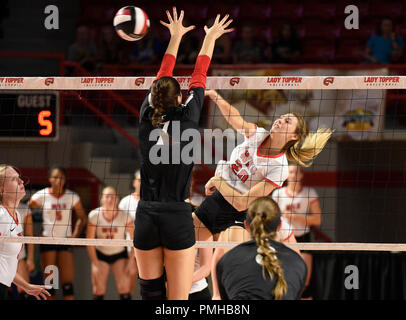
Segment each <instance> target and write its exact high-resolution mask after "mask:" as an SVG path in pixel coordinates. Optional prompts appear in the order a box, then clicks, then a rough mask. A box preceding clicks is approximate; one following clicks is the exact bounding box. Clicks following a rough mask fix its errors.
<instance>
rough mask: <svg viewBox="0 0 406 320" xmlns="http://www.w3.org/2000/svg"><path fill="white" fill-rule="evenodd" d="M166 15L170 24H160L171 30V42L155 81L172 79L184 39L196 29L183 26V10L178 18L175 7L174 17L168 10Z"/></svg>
mask: <svg viewBox="0 0 406 320" xmlns="http://www.w3.org/2000/svg"><path fill="white" fill-rule="evenodd" d="M166 15H167V16H168V21H169V23H166V22H163V21H160V23H161V24H162V25H164V26H165V27H167V28H168V29H169V32H170V33H171V39H170V40H169V44H168V48H167V49H166V51H165V55H164V57H163V59H162V63H161V68H160V69H159V72H158V75H157V77H156V79H155V80H157V79H159V78H162V77H172V74H173V68H174V67H175V62H176V57H177V55H178V49H179V45H180V42H181V40H182V37H183V36H184V35H185V34H186V33H187V32H189V31H190V30H193V29H194V28H195V26H189V27H184V26H183V16H184V12H183V10H181V12H180V15H179V17H178V13H177V11H176V7H173V17H172V16H171V14H170V13H169V11H168V10H166Z"/></svg>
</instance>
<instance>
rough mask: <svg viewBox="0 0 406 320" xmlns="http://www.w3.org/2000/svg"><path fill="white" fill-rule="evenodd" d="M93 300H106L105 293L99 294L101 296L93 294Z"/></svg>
mask: <svg viewBox="0 0 406 320" xmlns="http://www.w3.org/2000/svg"><path fill="white" fill-rule="evenodd" d="M93 300H104V295H103V294H102V295H99V296H97V295H94V296H93Z"/></svg>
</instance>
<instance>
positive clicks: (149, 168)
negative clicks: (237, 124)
mask: <svg viewBox="0 0 406 320" xmlns="http://www.w3.org/2000/svg"><path fill="white" fill-rule="evenodd" d="M148 96H149V93H148V95H147V97H146V98H145V100H144V102H143V104H142V106H141V112H140V128H139V140H140V149H141V156H142V163H141V195H140V196H141V200H144V201H159V202H180V201H184V200H185V199H187V198H188V197H189V190H190V180H191V176H192V169H193V165H194V163H193V162H190V161H186V162H185V161H184V157H182V151H183V150H184V148H185V147H186V148H185V150H184V151H185V152H186V153H187V155H188V157H187V160H190V159H191V158H192V153H193V148H191V144H192V143H199V146H200V144H201V141H200V139H198V141H196V140H197V139H196V138H195V139H194V140H193V136H192V135H190V134H185V135H184V136H182V133H184V131H185V130H187V129H194V130H198V124H199V119H200V113H201V110H202V107H203V101H204V89H203V88H202V87H197V88H196V87H194V88H191V89H190V90H189V96H188V98H187V100H186V103H185V104H184V105H181V106H179V107H174V108H171V110H170V111H169V112H168V113H167V114H165V115H164V118H163V121H164V122H165V126H163V129H164V130H163V131H165V133H164V135H166V137H168V139H167V140H166V141H165V142H163V140H165V139H163V140H161V142H160V139H158V138H157V137H156V134H152V135H151V133H152V131H153V130H155V129H157V128H156V127H154V126H153V125H152V123H151V117H152V115H153V113H154V109H153V108H152V107H151V105H150V103H149V101H148V100H149V99H148ZM154 132H155V133H156V131H154ZM195 132H198V131H195ZM179 137H181V139H180V141H179ZM152 148H154V149H152ZM156 150H159V151H158V152H156ZM151 154H153V155H158V156H159V157H160V159H162V160H163V161H161V162H160V163H156V158H155V159H152V158H151Z"/></svg>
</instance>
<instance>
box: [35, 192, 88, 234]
mask: <svg viewBox="0 0 406 320" xmlns="http://www.w3.org/2000/svg"><path fill="white" fill-rule="evenodd" d="M50 191H51V189H50V188H45V189H42V190H40V191H38V192H36V193H35V194H34V195H33V196H32V197H31V200H32V201H34V202H35V203H37V204H38V205H39V206H40V207H42V219H43V222H42V226H43V231H42V235H43V236H44V237H63V238H66V237H70V236H71V235H72V208H73V207H74V206H75V205H76V204H77V203H78V202H79V201H80V198H79V196H78V195H77V194H76V193H75V192H73V191H71V190H68V189H66V190H65V192H64V193H63V194H62V195H61V196H59V197H56V196H54V195H52V194H51V193H50Z"/></svg>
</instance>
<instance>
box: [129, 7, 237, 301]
mask: <svg viewBox="0 0 406 320" xmlns="http://www.w3.org/2000/svg"><path fill="white" fill-rule="evenodd" d="M166 13H167V16H168V20H169V23H165V22H162V21H161V24H163V25H164V26H166V27H167V28H168V29H169V31H170V33H171V38H170V41H169V45H168V48H167V50H166V53H165V56H164V58H163V60H162V63H161V67H160V70H159V72H158V75H157V77H156V79H155V81H154V83H153V85H152V87H151V89H150V92H149V93H148V96H147V97H146V98H145V100H144V102H143V104H142V106H141V111H140V128H139V140H140V148H141V155H142V165H141V199H140V202H139V204H138V207H137V213H136V221H135V232H134V247H135V255H136V259H137V264H138V269H139V277H140V287H141V296H142V298H143V299H144V300H145V299H166V298H168V299H170V300H177V299H182V300H187V298H188V294H189V290H190V287H191V284H192V275H193V266H194V259H195V235H194V226H193V219H192V214H191V213H192V207H191V205H190V204H189V203H186V202H185V201H184V200H185V199H187V198H188V197H189V189H190V179H191V174H192V169H193V161H189V159H190V158H189V157H187V161H184V159H183V157H182V156H181V155H182V150H183V148H184V147H185V146H186V145H189V144H190V143H191V141H192V140H191V137H190V139H189V140H188V141H182V140H183V139H180V137H182V133H183V132H185V130H187V129H195V130H197V129H198V122H199V118H200V113H201V110H202V105H203V100H204V89H205V83H206V75H207V70H208V67H209V64H210V60H211V57H212V54H213V50H214V45H215V41H216V39H217V38H219V37H220V36H221V35H223V34H224V33H227V32H231V31H233V29H226V28H227V27H228V26H229V25H230V23H231V21H232V20H229V19H228V15H226V16H225V17H224V18H223V19H221V20H220V15H217V17H216V20H215V21H214V24H213V26H211V27H210V28H208V27H207V26H205V27H204V30H205V32H206V36H205V38H204V40H203V44H202V48H201V50H200V53H199V56H198V57H197V60H196V65H195V68H194V71H193V74H192V79H191V82H190V86H189V90H188V98H187V100H186V102H185V104H183V105H182V104H181V102H182V94H181V90H180V85H179V83H178V81H177V80H176V79H174V78H173V77H172V72H173V68H174V66H175V61H176V56H177V52H178V48H179V44H180V42H181V39H182V36H183V35H184V34H186V33H187V32H188V31H190V30H192V29H193V28H194V26H190V27H184V26H183V25H182V21H183V15H184V14H183V11H181V13H180V16H179V18H178V15H177V11H176V8H173V16H171V15H170V14H169V12H168V11H167V12H166ZM159 129H161V130H159ZM157 132H158V133H159V134H157ZM189 132H190V131H189ZM196 132H197V131H196ZM186 140H187V139H186ZM187 153H188V154H189V151H188V152H187ZM164 265H165V272H166V281H167V291H168V294H166V288H165V279H164V276H163V266H164Z"/></svg>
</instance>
